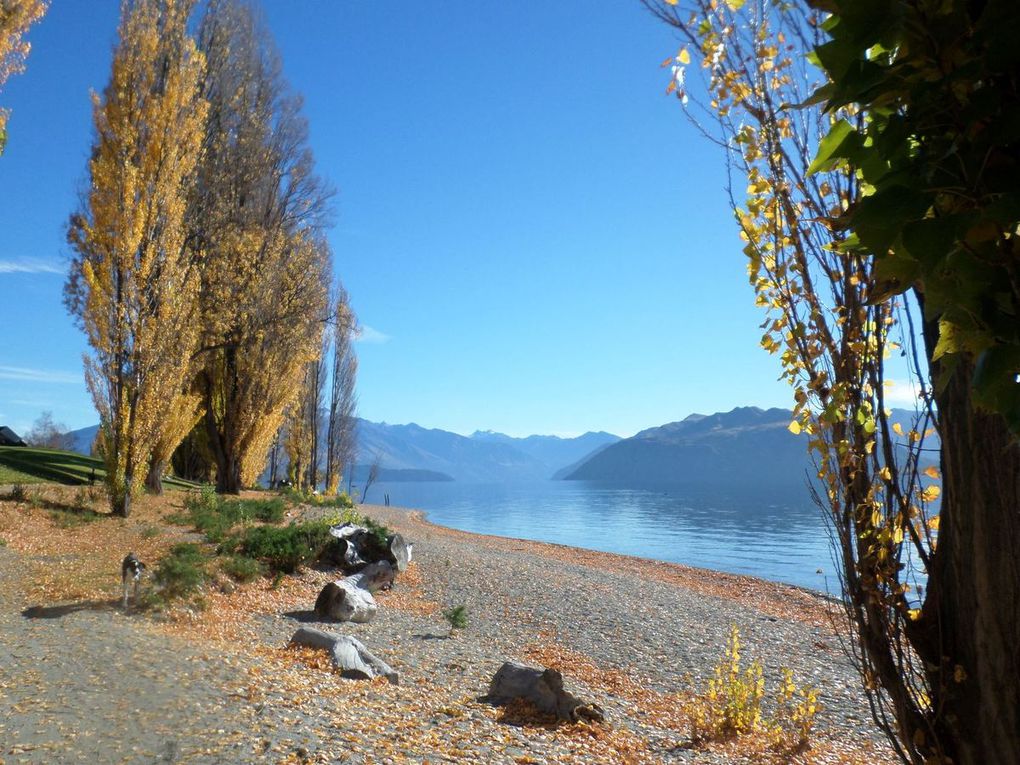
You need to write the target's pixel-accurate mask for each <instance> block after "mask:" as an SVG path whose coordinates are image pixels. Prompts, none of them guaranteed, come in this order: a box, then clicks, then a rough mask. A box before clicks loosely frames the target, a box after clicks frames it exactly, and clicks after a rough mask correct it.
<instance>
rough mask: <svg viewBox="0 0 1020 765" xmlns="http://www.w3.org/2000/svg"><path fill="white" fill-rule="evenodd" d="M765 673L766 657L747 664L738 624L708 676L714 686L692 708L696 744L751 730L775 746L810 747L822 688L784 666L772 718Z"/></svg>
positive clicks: (710, 685)
mask: <svg viewBox="0 0 1020 765" xmlns="http://www.w3.org/2000/svg"><path fill="white" fill-rule="evenodd" d="M764 699H765V678H764V675H763V673H762V665H761V662H760V661H757V660H755V661H753V662H752V663H751V665H750V666H748V667H747V668H744V667H742V665H741V656H740V631H739V630H738V629H737V627H736V626H735V625H734V626H733V627H732V628H731V630H730V637H729V640H728V641H727V644H726V650H725V652H724V654H723V657H722V659H721V660H720V662H719V664H717V665H716V667H715V670H714V671H713V675H712V679H711V680H709V681H708V689H707V691H706V692H705V693H703V694H701V695H700V696H698V697H697V698H696V699H695V701H694V703H693V706H692V709H691V720H692V730H691V738H692V740H693V742H694V743H695V744H699V743H704V742H708V741H715V740H720V739H727V738H731V737H733V736H740V735H744V734H748V733H762V734H764V735H765V736H766V737H767V739H768V740H769V741H771V743H772V744H773V745H775V746H779V745H782V744H791V745H792V746H794V747H795V748H802V747H804V746H806V744H807V741H808V737H809V735H810V733H811V730H812V727H813V726H814V718H815V715H816V713H817V711H818V691H817V690H815V689H814V688H810V687H808V686H804V687H803V688H799V689H798V688H797V686H796V685H795V684H794V682H793V673H792V672H791V671H790V670H788V669H786V668H785V667H784V668H783V683H782V684H781V686H780V688H779V690H778V692H777V694H776V701H777V709H776V715H775V717H767V716H766V715H765V713H764V710H763V704H762V702H763V701H764Z"/></svg>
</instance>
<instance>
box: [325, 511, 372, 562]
mask: <svg viewBox="0 0 1020 765" xmlns="http://www.w3.org/2000/svg"><path fill="white" fill-rule="evenodd" d="M329 533H330V534H331V535H332V536H333V537H335V538H336V539H337V542H336V545H335V546H334V550H333V555H332V557H333V562H334V563H336V564H337V565H338V566H340V567H341V568H342V569H343V570H344V571H347V572H351V571H360V570H361V569H362V568H364V567H365V566H366V565H367V564H368V562H369V561H368V560H367V559H366V558H365V557H364V556H363V552H367V550H366V547H367V545H365V544H364V542H365V538H366V537H367V535H368V529H366V528H365V527H364V526H356V525H355V524H353V523H341V524H340V525H338V526H332V527H331V528H330V530H329Z"/></svg>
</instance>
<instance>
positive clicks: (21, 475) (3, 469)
mask: <svg viewBox="0 0 1020 765" xmlns="http://www.w3.org/2000/svg"><path fill="white" fill-rule="evenodd" d="M93 475H94V476H95V480H96V483H100V482H101V481H102V480H103V479H104V478H105V477H106V468H105V467H104V466H103V461H102V460H100V459H97V458H95V457H87V456H86V455H84V454H78V453H77V452H65V451H62V450H60V449H38V448H35V447H25V446H3V447H0V485H6V484H16V483H21V484H32V483H57V484H61V485H63V486H82V485H84V484H88V483H90V482H91V481H92V477H93ZM163 483H164V485H166V486H168V487H169V488H175V489H188V488H193V487H195V486H197V484H194V483H192V482H190V481H182V480H181V479H179V478H168V479H166V480H165V481H164V482H163Z"/></svg>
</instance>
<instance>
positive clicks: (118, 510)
mask: <svg viewBox="0 0 1020 765" xmlns="http://www.w3.org/2000/svg"><path fill="white" fill-rule="evenodd" d="M127 478H128V480H127V481H126V483H127V488H126V489H125V491H124V494H123V496H121V497H118V498H116V499H114V506H113V514H114V515H119V516H120V517H121V518H127V517H128V516H129V515H131V483H130V479H131V476H128V477H127Z"/></svg>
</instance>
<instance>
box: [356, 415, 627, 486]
mask: <svg viewBox="0 0 1020 765" xmlns="http://www.w3.org/2000/svg"><path fill="white" fill-rule="evenodd" d="M619 440H620V438H619V436H614V435H612V434H610V433H601V432H600V433H585V434H584V435H582V436H578V437H576V438H560V437H558V436H528V437H527V438H514V437H512V436H507V435H504V434H503V433H493V432H491V431H478V432H475V433H473V434H472V435H470V436H462V435H459V434H457V433H451V432H449V431H446V430H439V429H437V428H431V429H429V428H423V427H421V426H420V425H416V424H414V423H411V424H409V425H387V424H386V423H379V422H369V421H368V420H358V462H359V463H362V464H368V463H370V462H372V461H374V460H375V459H377V458H378V460H379V464H380V465H381V466H382V467H385V468H390V469H403V470H408V469H423V470H432V471H436V472H438V473H444V474H446V475H448V476H451V477H452V478H454V479H455V480H457V481H466V482H501V481H513V480H542V479H548V478H552V476H553V474H554V473H555V472H556V471H557V470H559V469H560V468H562V467H564V466H566V465H570V464H571V463H574V462H577V461H578V460H580V459H582V458H583V457H585V456H586V455H588V454H590V453H591V452H593V451H594V450H596V449H598V448H600V447H602V446H605V445H606V444H611V443H615V442H616V441H619Z"/></svg>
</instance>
